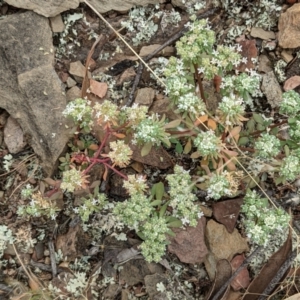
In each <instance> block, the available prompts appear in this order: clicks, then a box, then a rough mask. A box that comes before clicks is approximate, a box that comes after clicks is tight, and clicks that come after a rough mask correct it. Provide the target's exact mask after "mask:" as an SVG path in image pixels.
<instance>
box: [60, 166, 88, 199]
mask: <svg viewBox="0 0 300 300" xmlns="http://www.w3.org/2000/svg"><path fill="white" fill-rule="evenodd" d="M86 177H88V176H86V175H83V173H82V172H81V171H80V170H76V169H75V168H72V169H70V170H67V171H64V172H63V179H62V183H61V185H60V187H61V189H63V190H65V191H67V192H70V193H73V192H74V191H75V190H77V189H80V188H85V187H86V184H87V180H86Z"/></svg>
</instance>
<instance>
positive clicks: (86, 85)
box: [81, 35, 107, 98]
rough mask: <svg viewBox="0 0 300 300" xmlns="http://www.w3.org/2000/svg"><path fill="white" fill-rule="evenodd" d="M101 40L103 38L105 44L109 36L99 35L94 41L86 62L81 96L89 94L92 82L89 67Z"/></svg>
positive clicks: (102, 43)
mask: <svg viewBox="0 0 300 300" xmlns="http://www.w3.org/2000/svg"><path fill="white" fill-rule="evenodd" d="M100 40H102V42H101V45H104V43H105V42H106V40H107V37H106V36H103V35H99V37H98V38H97V39H96V41H95V42H94V44H93V46H92V48H91V50H90V52H89V54H88V56H87V59H86V63H85V76H84V78H83V81H82V87H81V98H85V97H86V96H88V94H87V90H88V88H89V84H90V82H89V78H88V69H89V66H90V64H91V59H92V56H93V54H94V51H95V48H96V46H97V44H98V43H99V42H100Z"/></svg>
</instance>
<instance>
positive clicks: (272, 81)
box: [261, 71, 282, 108]
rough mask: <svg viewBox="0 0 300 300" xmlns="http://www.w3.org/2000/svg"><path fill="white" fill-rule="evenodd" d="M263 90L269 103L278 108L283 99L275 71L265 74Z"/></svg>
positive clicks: (262, 84)
mask: <svg viewBox="0 0 300 300" xmlns="http://www.w3.org/2000/svg"><path fill="white" fill-rule="evenodd" d="M262 78H263V79H262V83H261V90H262V91H263V93H264V94H265V95H266V97H267V100H268V103H269V104H270V105H271V107H272V108H276V107H278V106H279V105H280V103H281V101H282V90H281V87H280V85H279V83H278V81H277V78H276V76H275V74H274V72H273V71H271V72H268V73H266V74H264V75H263V77H262Z"/></svg>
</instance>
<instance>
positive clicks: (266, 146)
mask: <svg viewBox="0 0 300 300" xmlns="http://www.w3.org/2000/svg"><path fill="white" fill-rule="evenodd" d="M254 148H255V150H256V151H257V155H258V157H260V158H264V159H270V158H272V157H274V156H276V155H278V153H279V152H280V140H279V139H278V138H276V136H274V135H271V134H269V133H263V134H262V135H261V137H260V138H259V139H258V140H257V141H256V142H255V145H254Z"/></svg>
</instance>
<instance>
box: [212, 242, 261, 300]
mask: <svg viewBox="0 0 300 300" xmlns="http://www.w3.org/2000/svg"><path fill="white" fill-rule="evenodd" d="M262 249H263V247H257V248H256V249H255V250H254V251H253V252H252V254H251V255H250V256H248V257H247V259H245V260H244V262H243V263H242V264H241V265H240V267H239V268H238V269H237V270H236V271H235V272H234V273H233V274H232V276H231V277H230V278H229V279H228V280H227V281H226V282H225V283H224V284H223V286H222V287H221V288H220V289H219V291H218V292H217V293H216V294H215V295H214V297H213V298H212V299H211V300H219V299H221V296H222V294H223V293H224V291H225V290H226V288H227V287H228V285H229V284H230V283H231V281H232V280H233V279H234V278H235V277H236V276H237V275H238V274H239V273H240V272H241V271H242V270H243V269H244V268H245V267H246V266H247V265H248V263H249V262H250V261H251V260H252V259H253V258H254V256H256V255H257V254H258V253H259V252H260V251H261V250H262Z"/></svg>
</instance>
